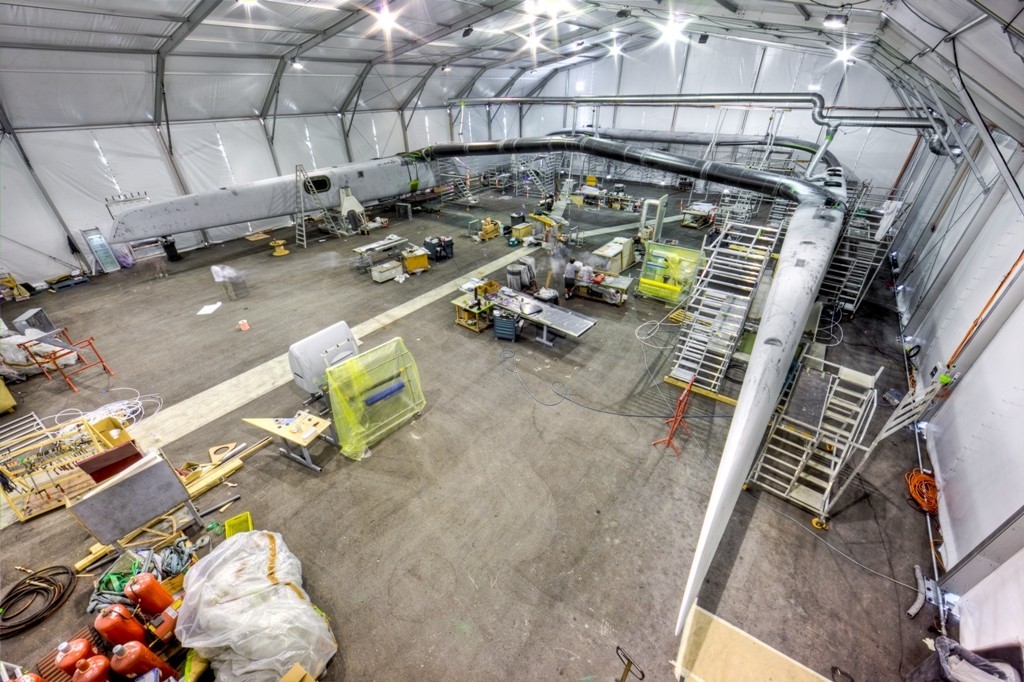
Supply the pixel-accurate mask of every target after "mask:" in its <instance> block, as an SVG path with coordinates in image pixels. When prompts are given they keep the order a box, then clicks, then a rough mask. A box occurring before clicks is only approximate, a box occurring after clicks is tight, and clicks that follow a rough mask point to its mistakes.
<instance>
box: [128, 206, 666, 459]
mask: <svg viewBox="0 0 1024 682" xmlns="http://www.w3.org/2000/svg"><path fill="white" fill-rule="evenodd" d="M680 217H681V216H673V217H672V218H666V219H665V220H666V222H668V221H671V220H674V219H678V218H680ZM638 224H639V217H638V218H637V220H636V221H633V222H629V223H624V224H622V225H614V226H612V227H603V228H597V229H594V230H586V231H583V232H582V233H581V236H583V237H593V236H600V235H603V234H612V233H615V232H622V231H624V230H628V229H632V228H635V227H636V226H637V225H638ZM538 248H540V247H525V248H521V249H516V250H515V251H512V252H510V253H509V254H507V255H505V256H502V257H501V258H498V259H496V260H493V261H491V262H490V263H487V264H485V265H482V266H480V267H479V268H476V269H475V270H472V271H471V272H468V273H466V274H463V275H459V276H458V277H456V278H454V279H452V280H449V281H447V282H445V283H444V284H441V285H439V286H437V287H435V288H433V289H431V290H430V291H428V292H426V293H423V294H420V295H419V296H417V297H415V298H412V299H410V300H408V301H406V302H405V303H402V304H401V305H398V306H395V307H394V308H391V309H390V310H386V311H384V312H383V313H381V314H380V315H377V316H375V317H372V318H370V319H369V320H365V321H363V322H360V323H359V324H357V325H355V326H353V327H352V332H353V333H354V334H355V336H356V338H357V339H360V340H362V339H364V338H365V337H367V336H369V335H370V334H373V333H374V332H376V331H379V330H381V329H383V328H384V327H386V326H387V325H389V324H392V323H393V322H396V321H398V320H400V319H402V318H403V317H405V316H406V315H409V314H411V313H414V312H416V311H417V310H419V309H421V308H423V307H425V306H428V305H430V304H431V303H434V302H435V301H439V300H441V299H442V298H444V297H446V296H449V295H451V293H452V292H453V291H455V290H457V289H458V288H459V286H460V285H461V284H462V283H463V282H465V281H466V280H467V279H469V278H470V277H484V276H486V275H489V274H491V273H492V272H494V271H496V270H500V269H502V268H504V267H505V266H506V265H509V264H511V263H514V262H516V261H517V260H519V258H521V257H522V256H524V255H527V254H529V253H532V252H534V251H536V250H537V249H538ZM291 380H292V373H291V369H290V368H289V366H288V354H287V353H285V354H282V355H279V356H277V357H275V358H272V359H270V360H267V361H266V362H264V363H262V364H260V365H257V366H256V367H253V368H252V369H250V370H247V371H245V372H242V373H241V374H238V375H235V376H234V377H231V378H230V379H227V380H226V381H223V382H221V383H219V384H217V385H216V386H211V387H210V388H208V389H206V390H205V391H200V392H199V393H197V394H195V395H194V396H192V397H191V398H186V399H185V400H182V401H181V402H179V403H175V404H174V405H171V406H169V407H165V408H164V409H162V410H160V412H158V413H156V414H155V415H153V416H152V417H148V418H146V419H144V420H142V421H141V422H140V423H139V424H138V425H137V426H136V427H135V428H134V431H135V432H136V433H135V438H136V440H137V441H139V443H140V445H141V446H142V447H144V448H153V447H162V446H165V445H167V444H168V443H173V442H174V441H176V440H178V439H179V438H182V437H184V436H185V435H187V434H189V433H191V432H193V431H195V430H197V429H200V428H202V427H203V426H206V425H207V424H209V423H211V422H213V421H215V420H217V419H220V418H221V417H223V416H224V415H226V414H229V413H231V412H233V411H235V410H237V409H238V408H240V407H242V406H243V405H245V404H247V403H249V402H251V401H253V400H255V399H256V398H259V397H261V396H263V395H266V394H267V393H269V392H270V391H273V390H274V389H276V388H279V387H281V386H284V385H286V384H288V383H289V382H290V381H291Z"/></svg>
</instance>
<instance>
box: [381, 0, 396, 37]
mask: <svg viewBox="0 0 1024 682" xmlns="http://www.w3.org/2000/svg"><path fill="white" fill-rule="evenodd" d="M396 20H397V18H396V17H395V15H394V14H392V13H391V8H389V7H388V3H386V2H384V3H381V6H380V12H378V13H377V28H379V29H380V30H382V31H384V32H385V33H391V29H393V28H394V27H395V21H396Z"/></svg>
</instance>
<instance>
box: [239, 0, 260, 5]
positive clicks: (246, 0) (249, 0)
mask: <svg viewBox="0 0 1024 682" xmlns="http://www.w3.org/2000/svg"><path fill="white" fill-rule="evenodd" d="M238 2H240V3H242V4H243V5H255V4H256V0H238Z"/></svg>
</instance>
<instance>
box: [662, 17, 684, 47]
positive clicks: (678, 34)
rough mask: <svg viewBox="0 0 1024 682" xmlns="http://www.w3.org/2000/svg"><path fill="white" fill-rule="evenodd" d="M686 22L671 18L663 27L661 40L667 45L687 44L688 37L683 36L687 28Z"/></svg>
mask: <svg viewBox="0 0 1024 682" xmlns="http://www.w3.org/2000/svg"><path fill="white" fill-rule="evenodd" d="M687 23H689V20H688V19H687V20H686V21H676V19H674V18H673V17H669V18H668V21H666V22H665V23H664V24H663V25H662V27H661V40H662V42H666V43H678V42H680V41H683V42H685V41H686V36H685V35H683V29H684V28H686V24H687Z"/></svg>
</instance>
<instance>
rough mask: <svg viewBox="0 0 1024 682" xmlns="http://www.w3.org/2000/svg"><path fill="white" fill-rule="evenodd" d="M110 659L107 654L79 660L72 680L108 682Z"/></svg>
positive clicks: (74, 681) (77, 681)
mask: <svg viewBox="0 0 1024 682" xmlns="http://www.w3.org/2000/svg"><path fill="white" fill-rule="evenodd" d="M109 679H110V659H109V658H107V657H106V656H92V657H90V658H83V659H82V660H80V661H79V662H78V665H77V667H76V670H75V675H74V677H72V678H71V680H72V682H108V680H109Z"/></svg>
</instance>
